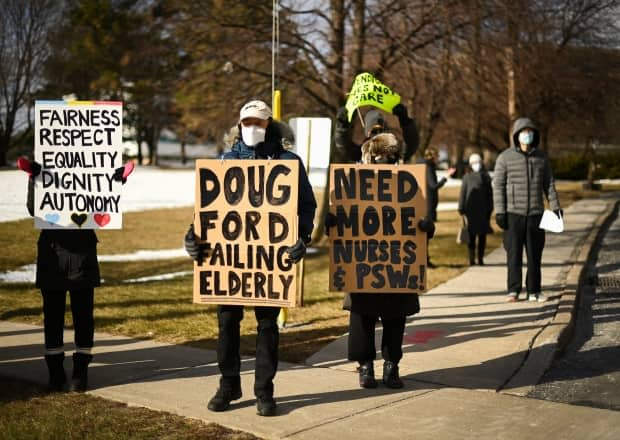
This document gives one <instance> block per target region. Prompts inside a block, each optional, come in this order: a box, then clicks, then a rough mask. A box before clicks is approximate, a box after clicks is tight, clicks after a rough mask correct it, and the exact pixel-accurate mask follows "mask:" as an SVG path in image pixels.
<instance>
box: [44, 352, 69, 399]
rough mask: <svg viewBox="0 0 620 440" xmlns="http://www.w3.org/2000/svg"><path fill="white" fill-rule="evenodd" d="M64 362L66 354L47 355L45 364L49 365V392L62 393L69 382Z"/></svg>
mask: <svg viewBox="0 0 620 440" xmlns="http://www.w3.org/2000/svg"><path fill="white" fill-rule="evenodd" d="M64 360H65V354H64V353H57V354H46V355H45V363H46V364H47V371H48V372H49V376H50V378H49V382H48V384H47V389H48V390H49V391H62V389H63V387H64V385H65V383H66V382H67V375H66V374H65V367H64V366H63V364H62V363H63V362H64Z"/></svg>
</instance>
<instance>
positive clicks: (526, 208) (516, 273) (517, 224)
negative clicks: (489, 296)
mask: <svg viewBox="0 0 620 440" xmlns="http://www.w3.org/2000/svg"><path fill="white" fill-rule="evenodd" d="M510 141H511V144H512V146H511V147H509V148H507V149H506V150H504V151H503V152H502V153H501V154H500V155H499V157H498V158H497V162H495V172H494V175H493V204H494V205H495V220H496V221H497V225H498V226H499V227H500V228H502V229H503V230H504V248H505V249H506V254H507V265H508V296H507V298H508V299H507V300H508V302H515V301H517V300H518V299H519V294H520V293H521V287H522V286H521V282H522V281H521V280H522V266H523V246H525V251H526V253H527V275H526V289H527V299H528V300H529V301H539V302H544V301H546V300H547V297H546V296H545V295H544V294H543V293H542V292H541V268H540V265H541V262H542V252H543V248H544V247H545V231H544V230H543V229H541V228H540V227H539V224H540V220H541V218H542V215H543V211H544V210H545V205H544V197H546V198H547V199H548V202H549V205H550V208H551V209H552V210H553V211H554V212H555V214H556V215H557V216H558V217H560V216H561V213H562V210H561V209H560V201H559V198H558V193H557V191H556V190H555V183H554V180H553V173H552V171H551V165H550V164H549V159H548V158H547V156H546V155H545V153H544V152H543V151H542V150H540V149H539V148H538V144H539V142H540V135H539V133H538V128H537V127H536V125H535V124H534V123H533V122H532V121H531V120H530V119H528V118H519V119H517V120H516V121H515V122H514V124H513V126H512V132H511V136H510Z"/></svg>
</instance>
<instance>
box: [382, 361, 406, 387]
mask: <svg viewBox="0 0 620 440" xmlns="http://www.w3.org/2000/svg"><path fill="white" fill-rule="evenodd" d="M383 383H384V384H385V386H386V387H388V388H402V387H404V386H405V384H404V383H403V381H402V380H401V378H400V377H399V376H398V364H395V363H394V362H390V361H385V362H384V363H383Z"/></svg>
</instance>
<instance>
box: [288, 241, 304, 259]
mask: <svg viewBox="0 0 620 440" xmlns="http://www.w3.org/2000/svg"><path fill="white" fill-rule="evenodd" d="M285 252H286V253H287V254H288V258H287V261H290V262H291V263H299V261H300V260H301V259H302V258H303V257H304V255H306V244H305V243H304V240H303V239H302V238H299V239H297V241H296V242H295V244H294V245H293V246H290V247H288V248H286V250H285Z"/></svg>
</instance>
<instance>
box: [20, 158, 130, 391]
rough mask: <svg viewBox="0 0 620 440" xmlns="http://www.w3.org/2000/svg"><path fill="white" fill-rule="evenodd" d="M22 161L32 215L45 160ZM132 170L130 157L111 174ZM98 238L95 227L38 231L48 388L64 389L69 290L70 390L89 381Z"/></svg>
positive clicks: (82, 388)
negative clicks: (72, 348)
mask: <svg viewBox="0 0 620 440" xmlns="http://www.w3.org/2000/svg"><path fill="white" fill-rule="evenodd" d="M18 167H19V168H20V169H22V170H23V171H26V172H27V173H28V174H29V176H30V178H29V180H28V199H27V207H28V212H29V213H30V215H31V216H34V180H35V179H36V177H37V176H38V175H39V174H40V173H41V165H40V164H38V163H37V162H35V161H29V160H28V159H26V158H20V159H19V160H18ZM132 170H133V164H132V163H128V164H127V165H125V166H124V167H120V168H117V169H116V170H115V172H114V175H113V179H114V180H115V181H118V182H122V183H125V182H126V179H127V176H128V175H129V174H130V173H131V171H132ZM97 241H98V240H97V236H96V235H95V232H94V231H93V230H92V229H42V230H41V233H40V234H39V241H38V253H37V271H36V281H35V285H36V287H38V288H39V289H41V296H42V298H43V331H44V334H45V362H46V364H47V369H48V372H49V382H48V389H49V390H50V391H62V390H63V389H64V387H65V384H66V382H67V376H66V373H65V368H64V359H65V350H64V340H63V335H64V334H63V332H64V323H65V302H66V297H67V291H69V296H70V299H71V315H72V318H73V327H74V335H75V336H74V340H75V353H73V373H72V375H71V383H70V384H69V390H70V391H85V390H86V389H87V387H88V364H90V362H91V361H92V359H93V355H92V354H91V351H92V348H93V342H94V333H95V320H94V315H93V309H94V294H95V287H97V286H99V285H100V283H101V279H100V276H99V262H98V261H97Z"/></svg>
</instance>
